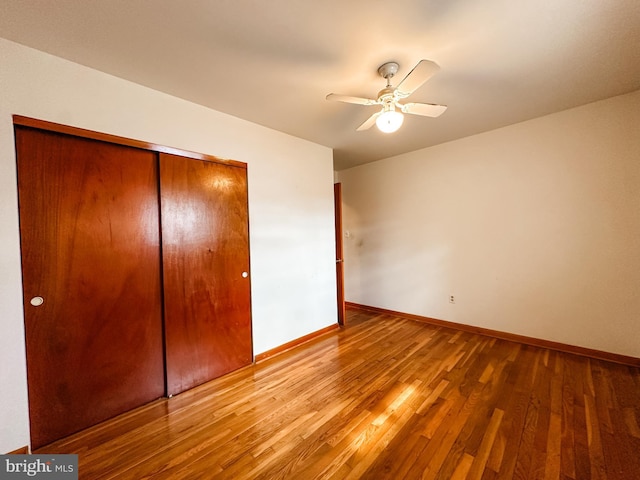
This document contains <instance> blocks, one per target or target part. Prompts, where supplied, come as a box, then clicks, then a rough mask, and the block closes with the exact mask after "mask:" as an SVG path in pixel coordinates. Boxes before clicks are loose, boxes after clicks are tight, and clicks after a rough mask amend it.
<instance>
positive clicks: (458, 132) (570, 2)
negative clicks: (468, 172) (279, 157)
mask: <svg viewBox="0 0 640 480" xmlns="http://www.w3.org/2000/svg"><path fill="white" fill-rule="evenodd" d="M0 37H4V38H7V39H9V40H13V41H15V42H18V43H21V44H24V45H27V46H31V47H34V48H37V49H39V50H43V51H45V52H49V53H52V54H54V55H57V56H60V57H63V58H67V59H69V60H72V61H74V62H77V63H80V64H83V65H87V66H90V67H93V68H95V69H97V70H101V71H104V72H108V73H110V74H113V75H116V76H118V77H122V78H125V79H128V80H131V81H133V82H136V83H139V84H142V85H146V86H148V87H151V88H154V89H156V90H160V91H163V92H167V93H170V94H172V95H175V96H178V97H181V98H184V99H187V100H190V101H193V102H196V103H199V104H202V105H206V106H209V107H211V108H213V109H215V110H218V111H222V112H226V113H229V114H231V115H235V116H237V117H240V118H243V119H246V120H250V121H252V122H255V123H258V124H261V125H265V126H268V127H271V128H274V129H276V130H280V131H282V132H286V133H289V134H291V135H295V136H297V137H301V138H305V139H308V140H311V141H313V142H317V143H320V144H322V145H326V146H329V147H332V148H334V159H335V167H336V168H337V169H343V168H347V167H349V166H354V165H357V164H361V163H366V162H370V161H374V160H377V159H380V158H386V157H390V156H393V155H397V154H400V153H404V152H407V151H412V150H416V149H419V148H423V147H426V146H430V145H435V144H438V143H442V142H446V141H449V140H453V139H457V138H461V137H465V136H468V135H472V134H475V133H479V132H483V131H487V130H492V129H495V128H498V127H501V126H505V125H509V124H512V123H516V122H520V121H523V120H527V119H530V118H534V117H538V116H541V115H545V114H548V113H552V112H556V111H559V110H564V109H567V108H571V107H574V106H578V105H582V104H585V103H589V102H592V101H596V100H600V99H604V98H608V97H611V96H615V95H619V94H623V93H627V92H630V91H633V90H637V89H640V1H639V0H395V1H389V0H387V1H379V0H322V1H318V0H288V1H287V0H268V1H267V0H180V1H175V0H102V1H99V0H55V1H52V0H0ZM420 59H430V60H433V61H435V62H437V63H438V64H439V65H440V66H441V71H440V72H439V73H438V74H436V75H435V76H434V77H432V78H431V79H430V80H429V81H428V82H427V83H426V84H425V85H424V86H423V87H421V88H420V89H419V90H418V91H416V92H415V93H414V94H413V95H412V96H411V97H410V100H411V101H414V102H426V103H439V104H445V105H448V107H449V108H448V110H447V111H446V112H445V113H444V114H443V115H442V116H441V117H439V118H427V117H417V116H407V117H406V118H405V122H404V125H403V126H402V128H401V129H400V131H398V132H396V133H393V134H383V133H381V132H379V131H378V130H377V129H376V128H372V129H370V130H368V131H365V132H356V131H355V129H356V128H357V127H358V126H359V125H360V124H361V123H362V122H363V121H364V120H365V119H366V118H367V117H369V116H370V115H371V114H372V113H373V112H375V111H376V108H377V107H371V106H369V107H365V106H359V105H350V104H343V103H336V102H328V101H326V100H325V96H326V95H327V94H328V93H332V92H333V93H341V94H347V95H355V96H365V97H375V95H376V93H377V92H378V90H380V89H381V88H382V87H383V86H384V80H383V79H382V78H381V77H379V76H378V74H377V68H378V66H379V65H381V64H382V63H385V62H387V61H390V60H393V61H396V62H398V63H399V64H400V71H399V73H398V75H397V77H396V80H397V81H396V82H395V83H396V84H397V83H398V81H399V80H400V79H402V78H403V77H404V75H406V74H407V73H408V72H409V71H410V70H411V68H412V67H413V66H414V65H415V64H416V63H417V62H418V61H419V60H420ZM0 68H2V65H1V62H0Z"/></svg>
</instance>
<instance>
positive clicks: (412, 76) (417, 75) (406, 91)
mask: <svg viewBox="0 0 640 480" xmlns="http://www.w3.org/2000/svg"><path fill="white" fill-rule="evenodd" d="M438 70H440V67H439V66H438V64H437V63H436V62H432V61H431V60H420V61H419V62H418V64H417V65H416V66H415V67H413V70H411V71H410V72H409V73H408V74H407V76H406V77H404V79H402V81H401V82H400V84H399V85H398V86H397V87H396V93H397V95H398V96H399V97H400V98H405V97H408V96H409V95H411V94H412V93H413V92H415V91H416V90H417V89H418V88H420V87H421V86H422V84H423V83H424V82H426V81H427V80H429V79H430V78H431V77H432V76H433V75H434V74H435V73H436V72H437V71H438Z"/></svg>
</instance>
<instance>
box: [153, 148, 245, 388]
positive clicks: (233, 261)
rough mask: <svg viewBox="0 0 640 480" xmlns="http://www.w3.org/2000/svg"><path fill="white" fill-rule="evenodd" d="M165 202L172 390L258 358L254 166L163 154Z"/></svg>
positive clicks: (166, 300)
mask: <svg viewBox="0 0 640 480" xmlns="http://www.w3.org/2000/svg"><path fill="white" fill-rule="evenodd" d="M160 203H161V223H162V263H163V279H164V283H163V285H164V319H165V321H164V324H165V345H166V348H165V352H166V370H167V393H168V394H169V395H173V394H176V393H180V392H183V391H184V390H187V389H189V388H191V387H193V386H195V385H199V384H201V383H204V382H207V381H209V380H211V379H213V378H216V377H219V376H220V375H224V374H225V373H229V372H231V371H233V370H235V369H237V368H240V367H242V366H245V365H248V364H249V363H251V362H252V361H253V350H252V338H251V283H250V278H249V276H248V274H249V272H250V269H249V216H248V201H247V171H246V170H245V169H243V168H238V167H234V166H229V165H222V164H219V163H213V162H207V161H203V160H194V159H190V158H186V157H180V156H176V155H168V154H164V153H163V154H160ZM243 273H244V274H245V275H247V276H246V277H245V276H243Z"/></svg>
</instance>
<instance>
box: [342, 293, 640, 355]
mask: <svg viewBox="0 0 640 480" xmlns="http://www.w3.org/2000/svg"><path fill="white" fill-rule="evenodd" d="M346 305H347V307H349V308H352V309H359V310H366V311H369V312H374V313H380V314H386V315H394V316H398V317H402V318H407V319H410V320H417V321H419V322H425V323H430V324H432V325H438V326H441V327H447V328H454V329H457V330H461V331H465V332H471V333H477V334H479V335H488V336H490V337H495V338H500V339H502V340H509V341H512V342H518V343H523V344H526V345H533V346H536V347H542V348H548V349H551V350H558V351H560V352H566V353H573V354H575V355H584V356H586V357H590V358H597V359H599V360H605V361H607V362H615V363H621V364H623V365H630V366H632V367H640V358H638V357H631V356H628V355H621V354H619V353H612V352H605V351H602V350H595V349H593V348H586V347H580V346H577V345H568V344H566V343H559V342H554V341H551V340H545V339H542V338H535V337H527V336H525V335H517V334H515V333H509V332H501V331H499V330H492V329H489V328H483V327H476V326H473V325H465V324H462V323H455V322H449V321H447V320H440V319H437V318H431V317H423V316H422V315H414V314H411V313H403V312H397V311H395V310H388V309H386V308H379V307H371V306H369V305H360V304H358V303H353V302H346Z"/></svg>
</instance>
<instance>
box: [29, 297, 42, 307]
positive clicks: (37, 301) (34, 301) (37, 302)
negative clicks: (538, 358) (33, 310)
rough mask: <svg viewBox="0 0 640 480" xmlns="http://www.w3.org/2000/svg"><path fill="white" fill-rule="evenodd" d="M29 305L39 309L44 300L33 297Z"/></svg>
mask: <svg viewBox="0 0 640 480" xmlns="http://www.w3.org/2000/svg"><path fill="white" fill-rule="evenodd" d="M29 303H30V304H31V305H33V306H34V307H39V306H40V305H42V304H43V303H44V298H42V297H33V298H32V299H31V300H30V301H29Z"/></svg>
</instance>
